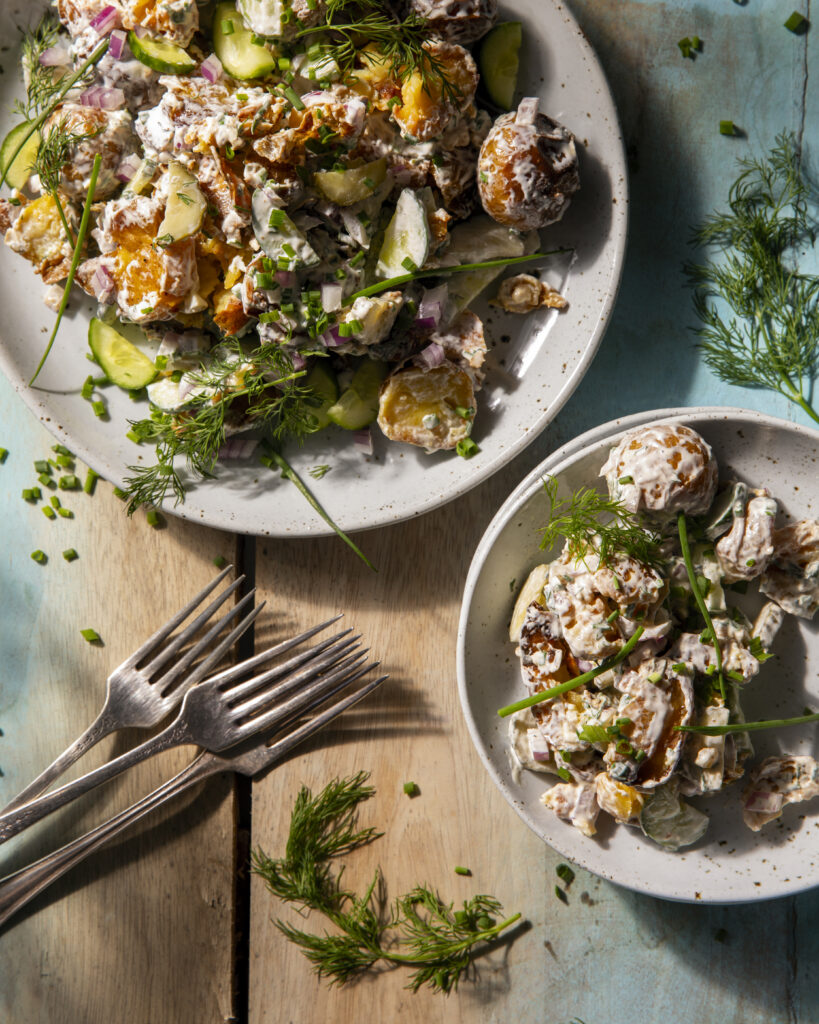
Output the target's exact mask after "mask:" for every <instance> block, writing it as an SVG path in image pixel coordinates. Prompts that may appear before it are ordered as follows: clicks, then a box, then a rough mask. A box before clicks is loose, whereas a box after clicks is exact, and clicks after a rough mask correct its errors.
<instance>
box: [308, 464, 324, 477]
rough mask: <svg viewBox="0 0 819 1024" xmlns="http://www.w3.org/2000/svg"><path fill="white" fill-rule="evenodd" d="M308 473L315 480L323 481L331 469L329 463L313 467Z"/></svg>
mask: <svg viewBox="0 0 819 1024" xmlns="http://www.w3.org/2000/svg"><path fill="white" fill-rule="evenodd" d="M307 472H308V473H309V474H310V476H311V477H312V478H313V479H314V480H322V479H323V478H324V477H325V476H326V475H327V474H328V473H329V472H330V467H329V466H328V465H327V463H322V464H321V465H319V466H313V467H312V469H309V470H308V471H307Z"/></svg>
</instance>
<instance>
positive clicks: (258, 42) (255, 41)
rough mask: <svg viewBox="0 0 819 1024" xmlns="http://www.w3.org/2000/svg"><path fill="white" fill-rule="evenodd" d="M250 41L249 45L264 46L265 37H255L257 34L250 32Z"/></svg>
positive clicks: (245, 100) (245, 99)
mask: <svg viewBox="0 0 819 1024" xmlns="http://www.w3.org/2000/svg"><path fill="white" fill-rule="evenodd" d="M250 41H251V43H253V45H254V46H264V44H265V37H264V36H260V35H257V33H255V32H252V33H251V34H250ZM243 95H244V94H243ZM243 102H244V103H246V102H247V96H245V98H244V100H243Z"/></svg>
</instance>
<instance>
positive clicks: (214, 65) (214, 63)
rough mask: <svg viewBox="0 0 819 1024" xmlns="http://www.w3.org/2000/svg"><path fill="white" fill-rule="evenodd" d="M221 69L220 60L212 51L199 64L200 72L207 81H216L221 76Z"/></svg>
mask: <svg viewBox="0 0 819 1024" xmlns="http://www.w3.org/2000/svg"><path fill="white" fill-rule="evenodd" d="M222 70H223V69H222V62H221V61H220V60H219V58H218V57H217V56H216V54H215V53H212V54H211V55H210V57H208V58H207V60H203V61H202V63H201V64H200V65H199V72H200V74H201V75H202V77H203V78H206V79H207V80H208V81H209V82H218V81H219V79H220V78H221V77H222Z"/></svg>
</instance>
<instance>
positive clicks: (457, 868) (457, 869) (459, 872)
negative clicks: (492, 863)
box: [455, 864, 472, 875]
mask: <svg viewBox="0 0 819 1024" xmlns="http://www.w3.org/2000/svg"><path fill="white" fill-rule="evenodd" d="M455 874H456V875H471V874H472V872H471V871H470V870H469V868H465V867H462V866H461V865H460V864H456V865H455Z"/></svg>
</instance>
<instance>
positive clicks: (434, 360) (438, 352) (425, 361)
mask: <svg viewBox="0 0 819 1024" xmlns="http://www.w3.org/2000/svg"><path fill="white" fill-rule="evenodd" d="M445 357H446V353H445V352H444V350H443V348H441V346H440V345H439V344H438V342H437V341H432V342H430V344H429V345H427V347H426V348H425V349H422V351H421V352H419V353H418V355H417V356H416V357H415V358H416V359H417V361H418V362H419V363H421V364H422V365H423V366H425V367H426V368H427V369H428V370H431V369H433V367H436V366H440V365H441V363H442V362H443V361H444V359H445Z"/></svg>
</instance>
